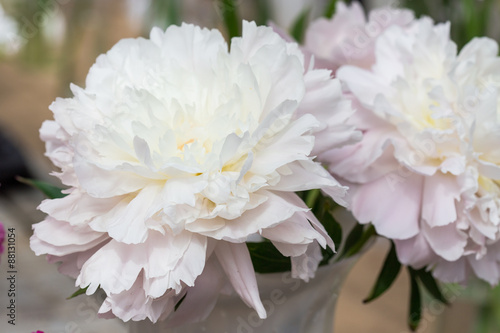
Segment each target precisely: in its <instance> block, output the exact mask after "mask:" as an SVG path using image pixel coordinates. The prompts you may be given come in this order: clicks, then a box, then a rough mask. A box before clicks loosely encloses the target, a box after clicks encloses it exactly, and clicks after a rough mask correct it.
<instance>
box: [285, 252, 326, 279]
mask: <svg viewBox="0 0 500 333" xmlns="http://www.w3.org/2000/svg"><path fill="white" fill-rule="evenodd" d="M322 259H323V255H322V254H321V249H320V247H319V245H318V244H317V243H312V244H310V245H309V246H308V247H307V251H306V252H305V253H304V254H302V255H300V256H296V257H292V258H291V261H292V277H293V278H296V279H302V280H304V281H306V282H309V279H312V278H314V275H315V273H316V270H317V269H318V266H319V263H320V262H321V260H322Z"/></svg>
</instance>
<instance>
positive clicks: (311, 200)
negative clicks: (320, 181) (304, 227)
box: [306, 189, 320, 208]
mask: <svg viewBox="0 0 500 333" xmlns="http://www.w3.org/2000/svg"><path fill="white" fill-rule="evenodd" d="M319 191H320V190H318V189H314V190H310V191H308V192H307V195H306V205H307V207H309V208H314V204H315V203H316V199H318V196H319Z"/></svg>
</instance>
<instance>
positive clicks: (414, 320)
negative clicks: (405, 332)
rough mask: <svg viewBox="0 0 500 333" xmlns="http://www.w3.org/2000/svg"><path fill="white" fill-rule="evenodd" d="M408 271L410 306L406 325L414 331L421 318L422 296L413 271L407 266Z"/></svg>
mask: <svg viewBox="0 0 500 333" xmlns="http://www.w3.org/2000/svg"><path fill="white" fill-rule="evenodd" d="M408 271H409V273H410V288H411V289H410V306H409V313H408V326H409V327H410V330H412V331H416V330H417V328H418V325H419V324H420V319H422V297H421V296H420V289H419V286H418V282H417V277H416V273H415V271H414V270H413V269H412V268H410V267H408Z"/></svg>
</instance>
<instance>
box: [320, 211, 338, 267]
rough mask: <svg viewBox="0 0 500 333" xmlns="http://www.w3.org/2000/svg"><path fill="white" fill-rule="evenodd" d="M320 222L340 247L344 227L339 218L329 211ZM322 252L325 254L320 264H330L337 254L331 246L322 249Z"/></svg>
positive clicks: (334, 242)
mask: <svg viewBox="0 0 500 333" xmlns="http://www.w3.org/2000/svg"><path fill="white" fill-rule="evenodd" d="M320 222H321V223H322V224H323V226H324V227H325V230H326V232H327V233H328V235H329V236H330V238H331V239H332V240H333V244H335V246H336V247H339V246H340V242H341V241H342V227H341V226H340V224H339V223H338V222H337V220H335V218H334V217H333V216H332V214H330V212H328V211H327V212H325V214H323V216H322V217H321V219H320ZM321 253H322V254H323V259H322V260H321V262H320V263H319V265H320V266H323V265H326V264H328V263H329V261H330V259H331V258H333V257H334V256H335V252H333V249H331V248H329V247H327V248H326V249H321Z"/></svg>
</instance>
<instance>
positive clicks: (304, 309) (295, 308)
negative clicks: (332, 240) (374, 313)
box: [128, 255, 359, 333]
mask: <svg viewBox="0 0 500 333" xmlns="http://www.w3.org/2000/svg"><path fill="white" fill-rule="evenodd" d="M358 257H359V255H357V256H354V257H351V258H349V259H345V260H342V261H339V262H335V263H332V264H329V265H326V266H322V267H320V268H319V269H318V271H317V272H316V276H315V278H314V279H311V280H310V281H309V282H308V283H306V282H304V281H302V280H298V279H293V278H292V277H291V274H290V272H284V273H272V274H257V282H258V286H259V291H260V296H261V300H262V303H263V305H264V307H265V308H266V310H267V319H260V318H259V317H258V315H257V313H256V312H255V311H254V310H253V309H250V308H249V307H247V306H246V305H245V304H244V303H243V301H242V300H241V299H240V298H239V296H238V295H236V294H233V295H221V296H220V297H219V300H218V302H217V304H216V305H215V308H214V309H213V311H212V312H211V314H210V316H209V317H208V318H207V319H206V320H205V321H203V322H200V323H196V324H189V325H183V326H179V327H175V328H168V327H167V323H163V322H158V323H156V324H152V323H151V322H150V321H149V320H145V321H139V322H129V324H128V325H129V332H130V333H160V332H161V333H200V332H209V333H253V332H259V333H274V332H276V333H283V332H286V333H332V332H333V318H334V313H335V307H336V304H337V299H338V296H339V292H340V288H341V286H342V284H343V282H344V280H345V279H346V277H347V274H348V273H349V271H350V269H351V268H352V266H353V265H354V263H355V262H356V260H357V258H358Z"/></svg>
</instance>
